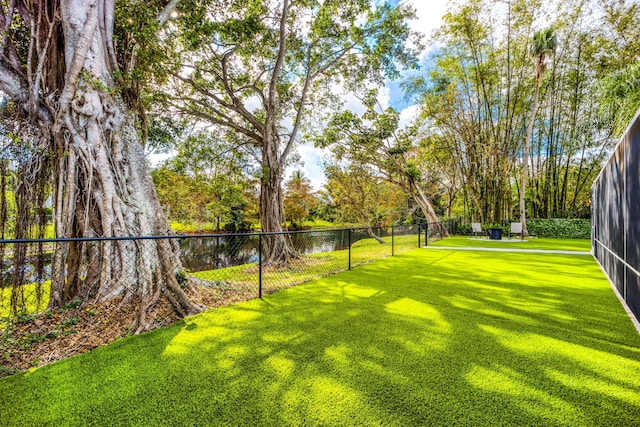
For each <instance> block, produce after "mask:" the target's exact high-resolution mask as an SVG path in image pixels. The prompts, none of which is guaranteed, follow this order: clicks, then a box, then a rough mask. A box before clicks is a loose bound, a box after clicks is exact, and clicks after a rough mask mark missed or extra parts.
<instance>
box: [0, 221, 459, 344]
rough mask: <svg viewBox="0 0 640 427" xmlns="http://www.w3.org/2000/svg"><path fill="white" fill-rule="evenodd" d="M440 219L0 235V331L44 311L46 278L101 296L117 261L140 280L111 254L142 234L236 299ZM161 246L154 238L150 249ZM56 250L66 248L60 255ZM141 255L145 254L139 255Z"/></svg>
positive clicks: (433, 230)
mask: <svg viewBox="0 0 640 427" xmlns="http://www.w3.org/2000/svg"><path fill="white" fill-rule="evenodd" d="M445 229H447V226H446V225H443V224H441V223H436V224H419V225H402V226H392V227H364V228H341V229H327V230H309V231H295V232H285V233H244V234H206V235H174V236H143V237H128V238H95V239H41V240H3V241H0V270H1V271H0V332H1V331H2V329H3V328H4V327H6V325H7V324H8V322H10V321H11V320H12V319H15V318H20V317H24V316H30V315H33V314H35V313H41V312H44V311H46V309H47V306H48V304H49V298H50V288H51V282H52V279H54V280H63V281H65V283H68V282H71V281H72V282H77V284H78V285H77V286H79V287H81V288H82V289H84V294H80V296H79V300H80V301H83V302H85V301H101V300H106V299H108V297H109V294H108V293H109V292H113V289H114V287H113V286H111V287H104V286H102V285H101V284H102V283H103V282H104V278H103V277H101V271H103V269H102V266H103V263H105V262H109V263H122V264H123V267H122V268H120V269H119V271H122V272H124V274H123V276H122V277H117V278H108V279H109V280H112V281H113V280H117V281H119V282H121V284H122V286H126V285H127V284H130V283H134V282H135V281H136V280H139V276H140V269H141V268H142V267H143V266H140V265H138V264H139V263H140V260H139V259H138V260H137V261H134V260H128V259H126V258H124V257H118V256H113V257H111V258H110V259H105V255H108V254H117V253H118V251H117V250H115V248H117V247H118V246H122V245H135V246H137V247H138V248H142V249H141V250H144V248H145V247H146V246H150V245H147V243H148V242H149V241H152V240H158V239H162V240H166V241H167V243H168V245H166V246H167V247H175V245H179V249H180V250H179V253H180V262H181V266H182V271H180V272H179V273H178V277H177V279H178V282H180V283H186V281H187V280H188V279H192V278H195V280H196V282H197V283H199V284H202V288H203V289H204V290H205V291H208V292H209V293H211V294H213V295H212V296H210V298H208V300H209V301H211V298H213V300H214V301H216V302H219V305H221V304H223V303H225V301H239V300H243V299H249V298H255V297H262V296H263V295H265V294H269V293H272V292H275V291H278V290H281V289H285V288H288V287H291V286H295V285H297V284H301V283H304V282H308V281H310V280H313V279H317V278H321V277H324V276H327V275H331V274H335V273H338V272H341V271H345V270H350V269H352V268H355V267H357V266H359V265H362V264H366V263H369V262H371V261H375V260H377V259H381V258H385V257H388V256H393V255H396V254H400V253H402V252H405V251H407V250H410V249H414V248H417V247H420V246H424V245H426V244H428V241H429V240H434V239H439V238H440V237H441V236H442V234H444V233H443V230H445ZM275 235H280V237H281V238H283V239H286V242H287V244H288V245H289V246H290V247H291V248H292V251H291V252H292V254H293V256H291V257H290V258H289V259H287V260H286V262H278V261H277V260H276V261H274V260H272V259H269V257H268V254H267V250H266V248H267V245H268V242H269V241H272V240H273V237H274V236H275ZM160 246H161V245H153V248H154V250H157V248H158V247H160ZM56 251H62V252H63V253H64V254H65V255H64V257H63V258H62V260H60V257H56V255H55V254H56ZM142 258H144V257H142Z"/></svg>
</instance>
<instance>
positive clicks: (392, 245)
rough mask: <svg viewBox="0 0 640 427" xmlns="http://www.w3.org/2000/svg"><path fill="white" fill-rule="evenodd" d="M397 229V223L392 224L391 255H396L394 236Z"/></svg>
mask: <svg viewBox="0 0 640 427" xmlns="http://www.w3.org/2000/svg"><path fill="white" fill-rule="evenodd" d="M395 229H396V227H395V225H392V226H391V256H394V255H395V247H394V244H395V242H394V237H395V233H394V230H395Z"/></svg>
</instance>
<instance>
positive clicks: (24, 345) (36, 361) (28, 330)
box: [0, 286, 256, 377]
mask: <svg viewBox="0 0 640 427" xmlns="http://www.w3.org/2000/svg"><path fill="white" fill-rule="evenodd" d="M189 293H190V296H191V298H192V299H193V300H194V301H195V302H196V303H198V304H201V305H205V306H207V307H208V308H214V307H220V306H224V305H229V304H233V303H236V302H240V301H246V300H248V299H252V298H255V296H256V295H255V290H251V289H249V288H240V289H229V288H225V289H219V288H216V287H203V286H191V287H190V289H189ZM137 307H138V305H137V304H136V303H135V302H130V303H128V304H119V303H117V302H103V303H97V304H91V305H89V304H87V303H83V302H82V301H79V300H78V301H73V302H71V303H70V304H67V305H66V306H65V307H63V308H61V309H59V310H56V311H54V312H50V311H49V312H45V313H40V314H37V315H31V316H22V317H20V318H18V319H13V320H11V322H9V323H7V322H6V321H4V322H0V377H4V376H8V375H13V374H15V373H18V372H21V371H24V370H27V369H30V368H33V367H37V366H43V365H46V364H48V363H52V362H55V361H57V360H61V359H65V358H67V357H70V356H74V355H76V354H80V353H85V352H87V351H90V350H93V349H94V348H97V347H101V346H104V345H107V344H109V343H112V342H113V341H115V340H117V339H118V338H122V337H124V336H127V335H131V330H130V329H131V325H132V323H133V321H134V318H135V314H136V311H137ZM148 318H149V319H151V323H150V325H149V330H153V329H157V328H160V327H163V326H167V325H170V324H172V323H174V322H176V321H178V320H179V318H178V316H176V314H175V313H174V311H173V310H172V308H171V306H170V304H169V303H168V302H167V301H166V300H161V301H160V302H159V303H158V304H156V305H155V306H153V307H152V308H151V309H150V310H149V312H148ZM0 320H2V319H0Z"/></svg>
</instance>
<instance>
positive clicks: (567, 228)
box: [456, 218, 591, 239]
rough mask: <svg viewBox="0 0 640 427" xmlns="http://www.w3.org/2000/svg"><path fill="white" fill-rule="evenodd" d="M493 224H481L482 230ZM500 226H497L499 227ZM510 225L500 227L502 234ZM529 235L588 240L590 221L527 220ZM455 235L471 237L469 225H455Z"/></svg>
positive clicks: (576, 219)
mask: <svg viewBox="0 0 640 427" xmlns="http://www.w3.org/2000/svg"><path fill="white" fill-rule="evenodd" d="M514 222H515V221H514ZM494 226H495V225H494V224H483V227H482V228H483V229H485V230H486V229H487V228H488V227H494ZM499 226H500V225H498V227H499ZM509 228H510V225H509V223H505V224H504V225H502V229H503V231H504V233H508V232H509ZM527 228H528V230H529V234H530V235H531V236H535V237H555V238H558V239H590V238H591V220H590V219H583V218H571V219H567V218H552V219H528V220H527ZM456 234H462V235H471V234H472V232H471V224H465V223H462V224H461V223H457V227H456Z"/></svg>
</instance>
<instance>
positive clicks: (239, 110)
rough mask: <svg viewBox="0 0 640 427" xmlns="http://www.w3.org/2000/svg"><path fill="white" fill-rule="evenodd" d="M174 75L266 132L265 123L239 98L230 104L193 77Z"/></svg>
mask: <svg viewBox="0 0 640 427" xmlns="http://www.w3.org/2000/svg"><path fill="white" fill-rule="evenodd" d="M174 77H175V78H177V79H178V80H180V81H182V82H184V83H187V84H188V85H190V86H191V87H192V88H193V89H195V90H196V91H197V92H200V93H202V94H203V95H206V96H208V97H210V98H211V99H213V100H214V101H215V102H217V103H218V104H220V105H221V106H222V107H224V108H227V109H229V110H231V111H234V112H236V113H238V114H240V115H241V116H242V117H244V118H245V119H246V120H247V121H248V122H249V123H251V125H252V126H254V127H255V128H256V129H257V130H258V132H260V133H264V124H263V123H262V122H260V121H259V120H258V119H257V118H256V117H255V116H254V115H253V114H251V113H250V112H249V111H248V110H247V109H246V108H244V106H243V105H242V104H241V103H240V101H239V100H238V102H234V103H233V104H229V103H228V102H226V101H225V100H224V99H222V98H220V97H219V96H218V95H216V94H215V93H213V92H210V91H208V90H207V89H205V88H203V87H202V86H201V85H198V84H197V83H196V82H194V81H193V79H192V78H190V77H189V78H187V77H182V76H180V75H179V74H174ZM220 115H222V116H224V115H223V114H222V113H220Z"/></svg>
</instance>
